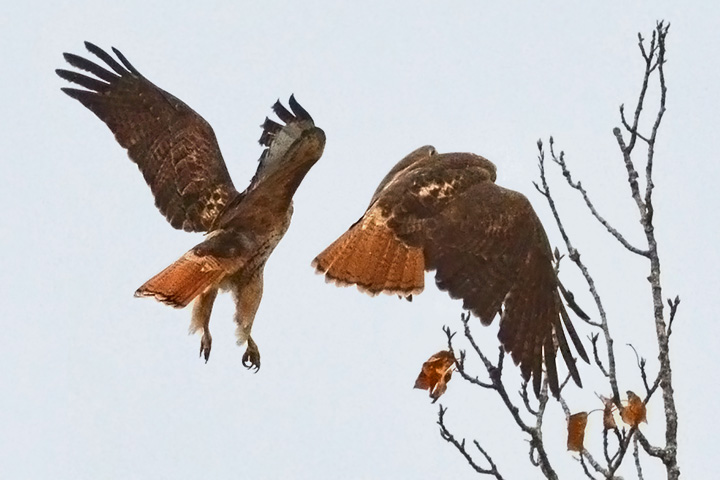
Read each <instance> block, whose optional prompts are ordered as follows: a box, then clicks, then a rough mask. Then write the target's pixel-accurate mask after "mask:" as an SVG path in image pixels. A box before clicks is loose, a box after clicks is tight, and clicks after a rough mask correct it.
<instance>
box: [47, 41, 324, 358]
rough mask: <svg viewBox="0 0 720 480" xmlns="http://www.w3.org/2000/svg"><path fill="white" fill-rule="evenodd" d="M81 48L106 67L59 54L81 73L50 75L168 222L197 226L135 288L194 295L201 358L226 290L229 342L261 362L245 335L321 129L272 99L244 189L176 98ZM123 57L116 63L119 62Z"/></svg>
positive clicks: (173, 301) (176, 298)
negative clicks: (114, 146) (133, 170)
mask: <svg viewBox="0 0 720 480" xmlns="http://www.w3.org/2000/svg"><path fill="white" fill-rule="evenodd" d="M85 46H86V47H87V49H88V50H89V51H90V52H91V53H93V54H94V55H96V56H97V57H98V58H100V59H101V60H102V61H103V62H105V64H106V65H107V67H109V69H108V68H107V67H104V66H100V65H98V64H96V63H94V62H91V61H90V60H87V59H85V58H83V57H79V56H77V55H73V54H71V53H65V54H64V55H63V56H64V57H65V60H67V62H68V63H69V64H70V65H72V66H73V67H76V68H78V69H80V70H85V71H87V72H89V73H91V74H92V75H93V76H87V75H84V74H81V73H77V72H74V71H69V70H56V72H57V74H58V75H59V76H60V77H62V78H64V79H65V80H69V81H70V82H72V83H75V84H77V85H79V86H81V87H84V88H85V90H82V89H76V88H63V89H62V90H63V92H65V93H66V94H68V95H69V96H71V97H72V98H75V99H77V100H78V101H80V103H82V104H83V105H85V106H86V107H87V108H88V109H90V110H91V111H92V112H93V113H94V114H95V115H97V116H98V117H99V118H100V120H102V121H103V122H105V123H106V124H107V126H108V127H109V128H110V130H111V131H112V132H113V133H114V134H115V138H116V139H117V141H118V143H120V145H121V146H122V147H123V148H125V149H127V151H128V156H129V157H130V159H131V160H132V161H133V162H135V163H136V164H137V166H138V168H139V169H140V171H141V172H142V174H143V176H144V177H145V181H146V182H147V184H148V185H149V186H150V189H151V190H152V193H153V195H154V196H155V205H156V206H157V208H158V209H159V210H160V212H161V213H162V214H163V215H164V216H165V218H166V219H167V220H168V222H170V225H172V226H173V227H175V228H178V229H183V230H185V231H188V232H206V233H207V238H206V240H205V241H204V242H202V243H200V244H198V245H196V246H195V247H193V248H192V249H190V251H188V252H187V253H185V254H184V255H183V256H181V257H180V258H179V259H178V260H177V261H176V262H175V263H173V264H172V265H170V266H169V267H167V268H166V269H165V270H163V271H162V272H160V273H158V274H157V275H155V276H154V277H153V278H151V279H150V280H148V281H147V282H146V283H145V284H144V285H143V286H141V287H140V288H138V289H137V291H136V292H135V295H136V296H139V297H154V298H155V299H156V300H159V301H161V302H163V303H166V304H168V305H172V306H173V307H177V308H182V307H185V306H187V305H188V304H189V303H190V302H192V301H193V300H194V301H195V303H194V306H193V312H192V321H191V325H190V331H191V332H199V333H200V334H202V339H201V342H200V355H201V356H203V357H204V358H205V361H207V359H208V358H209V356H210V348H211V345H212V337H211V336H210V331H209V329H208V324H209V321H210V313H211V311H212V307H213V303H214V301H215V297H216V295H217V293H218V290H219V289H227V290H230V291H232V293H233V295H234V297H235V302H236V305H237V310H236V313H235V322H236V323H237V341H238V344H239V345H242V344H244V343H246V342H247V350H246V351H245V354H244V355H243V359H242V362H243V365H245V366H246V367H247V368H252V367H254V368H255V369H256V370H257V369H259V368H260V352H259V351H258V348H257V345H256V344H255V342H254V341H253V339H252V337H251V336H250V330H251V329H252V324H253V320H254V319H255V313H256V312H257V309H258V306H259V304H260V299H261V298H262V290H263V269H264V268H265V262H266V261H267V259H268V257H269V256H270V254H271V253H272V251H273V249H274V248H275V246H276V245H277V244H278V242H279V241H280V239H281V238H282V237H283V235H284V234H285V232H286V231H287V229H288V226H289V225H290V217H291V216H292V210H293V207H292V197H293V195H294V194H295V190H296V189H297V188H298V186H299V185H300V182H301V181H302V179H303V178H304V177H305V174H306V173H307V172H308V170H309V169H310V167H312V166H313V165H314V164H315V162H317V161H318V159H320V156H321V155H322V152H323V148H324V146H325V134H324V132H323V131H322V130H321V129H320V128H317V127H316V126H315V124H314V123H313V119H312V118H311V117H310V115H309V114H308V112H307V111H305V109H303V108H302V107H301V106H300V105H299V104H298V103H297V101H296V100H295V98H294V97H293V96H291V97H290V100H289V105H290V109H291V110H292V112H291V111H289V110H287V109H286V108H285V107H283V106H282V105H281V104H280V102H279V101H278V102H277V103H275V105H274V106H273V110H274V112H275V114H276V115H277V116H278V118H279V119H280V120H282V121H283V122H284V123H285V125H284V126H282V125H280V124H278V123H275V122H273V121H272V120H270V119H267V118H266V119H265V123H264V124H263V125H262V127H263V132H262V136H261V137H260V144H261V145H264V146H266V147H267V148H266V149H265V150H264V151H263V152H262V155H261V156H260V162H259V165H258V168H257V172H256V173H255V176H254V177H253V179H252V181H251V182H250V185H249V186H248V187H247V189H245V191H243V192H238V191H237V190H236V189H235V187H234V186H233V183H232V181H231V180H230V175H229V174H228V171H227V168H226V167H225V162H224V161H223V158H222V155H221V154H220V148H219V147H218V144H217V140H216V139H215V134H214V133H213V130H212V128H211V127H210V125H209V124H208V123H207V122H206V121H205V120H204V119H203V118H202V117H201V116H200V115H198V114H197V113H195V112H194V111H193V110H192V109H191V108H190V107H188V106H187V105H185V104H184V103H183V102H182V101H180V100H179V99H178V98H176V97H174V96H173V95H171V94H169V93H168V92H166V91H164V90H162V89H160V88H158V87H157V86H155V85H153V84H152V83H151V82H150V81H149V80H148V79H146V78H145V77H143V76H142V75H141V74H140V73H139V72H138V71H137V70H136V69H135V68H134V67H133V66H132V65H131V64H130V62H128V61H127V59H126V58H125V57H124V56H123V54H122V53H120V52H119V51H118V50H116V49H114V48H113V52H115V55H116V56H117V58H118V60H120V63H118V61H117V60H115V59H114V58H113V57H112V56H111V55H109V54H108V53H107V52H105V51H103V50H102V49H100V48H98V47H97V46H95V45H93V44H91V43H89V42H86V43H85ZM121 63H122V64H121Z"/></svg>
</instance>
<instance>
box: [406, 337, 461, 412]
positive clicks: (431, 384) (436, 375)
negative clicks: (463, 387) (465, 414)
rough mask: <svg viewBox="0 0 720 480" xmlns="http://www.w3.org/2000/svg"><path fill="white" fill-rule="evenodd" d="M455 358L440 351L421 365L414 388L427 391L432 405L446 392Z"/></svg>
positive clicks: (447, 352)
mask: <svg viewBox="0 0 720 480" xmlns="http://www.w3.org/2000/svg"><path fill="white" fill-rule="evenodd" d="M454 367H455V357H454V356H453V354H452V353H450V352H449V351H447V350H442V351H440V352H438V353H436V354H435V355H433V356H432V357H430V358H429V359H428V361H427V362H425V363H423V366H422V370H421V371H420V375H418V377H417V380H415V388H420V389H423V390H428V391H429V392H430V398H432V399H433V403H435V402H436V401H437V399H438V398H440V396H441V395H442V394H443V393H445V390H447V383H448V382H449V381H450V378H451V377H452V372H453V370H454Z"/></svg>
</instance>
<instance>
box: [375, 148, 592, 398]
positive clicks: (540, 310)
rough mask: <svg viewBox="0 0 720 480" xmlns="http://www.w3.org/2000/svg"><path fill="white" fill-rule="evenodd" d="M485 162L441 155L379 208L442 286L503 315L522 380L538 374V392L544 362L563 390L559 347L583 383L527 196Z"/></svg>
mask: <svg viewBox="0 0 720 480" xmlns="http://www.w3.org/2000/svg"><path fill="white" fill-rule="evenodd" d="M484 162H487V160H485V159H482V157H477V156H474V155H471V154H443V155H436V156H434V157H433V158H432V159H429V160H428V161H426V162H425V164H424V165H423V167H422V168H415V169H413V170H412V171H409V172H408V173H407V174H406V175H403V176H402V178H401V179H398V180H396V181H395V182H393V183H392V184H389V186H388V187H387V188H386V189H385V191H384V192H380V193H379V195H378V199H377V206H378V207H379V208H380V209H381V210H382V211H383V213H384V215H387V216H388V217H389V219H388V225H389V226H390V227H391V228H392V229H393V231H394V232H395V233H396V234H397V235H398V236H399V237H400V238H401V239H402V240H403V241H405V242H406V243H407V244H408V245H411V246H420V247H422V248H423V251H424V255H425V268H426V269H427V270H436V274H435V281H436V283H437V285H438V288H440V289H441V290H446V291H447V292H448V293H449V294H450V296H451V297H453V298H461V299H462V300H463V306H464V307H465V308H466V309H468V310H470V311H471V312H473V313H474V314H475V315H476V316H478V317H479V318H480V320H481V321H482V323H483V324H486V325H487V324H489V323H490V322H492V320H493V318H494V317H495V315H496V314H498V313H499V314H501V320H500V333H499V338H500V341H501V342H502V344H503V345H504V347H505V349H506V350H507V351H508V352H510V354H511V356H512V358H513V360H514V361H515V362H516V363H517V364H519V365H520V368H521V372H522V374H523V377H524V378H525V379H526V380H529V379H530V377H531V376H532V377H533V383H534V388H535V391H536V392H538V391H539V389H540V382H541V379H542V362H543V358H545V364H546V368H547V372H548V379H549V382H550V387H551V389H552V391H553V393H555V394H557V392H558V379H557V371H556V368H555V351H556V348H557V347H556V345H555V342H556V341H557V344H558V346H559V348H560V350H561V353H562V354H563V358H564V359H565V362H566V363H567V364H568V368H569V370H570V372H571V374H572V376H573V379H574V380H575V381H576V382H577V383H578V384H580V377H579V375H578V372H577V369H576V367H575V362H574V359H573V357H572V354H571V352H570V349H569V347H568V344H567V340H566V338H565V335H564V332H563V329H562V323H561V322H562V319H563V316H565V317H566V316H567V313H565V309H564V306H563V304H562V302H561V300H560V297H559V294H558V283H557V279H556V276H555V272H554V269H553V264H552V253H551V250H550V245H549V243H548V241H547V238H546V236H545V232H544V230H543V228H542V225H541V224H540V221H539V219H538V218H537V215H536V214H535V212H534V211H533V209H532V207H531V205H530V203H529V202H528V200H527V199H526V198H525V197H524V196H523V195H521V194H519V193H517V192H513V191H511V190H507V189H504V188H502V187H499V186H497V185H495V184H494V183H492V180H494V168H493V169H492V170H490V169H488V167H487V164H489V162H487V164H486V163H484ZM490 165H492V164H490ZM568 323H569V321H568ZM569 332H570V334H571V338H572V340H573V343H575V346H576V348H577V349H578V351H579V353H580V354H581V355H582V356H583V358H586V357H587V355H586V354H585V351H584V349H583V348H582V344H581V343H580V342H579V339H578V338H577V335H576V334H575V332H574V330H569Z"/></svg>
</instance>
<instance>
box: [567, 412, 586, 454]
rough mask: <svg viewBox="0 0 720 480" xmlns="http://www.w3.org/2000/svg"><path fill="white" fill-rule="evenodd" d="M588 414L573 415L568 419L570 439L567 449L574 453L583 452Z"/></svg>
mask: <svg viewBox="0 0 720 480" xmlns="http://www.w3.org/2000/svg"><path fill="white" fill-rule="evenodd" d="M587 417H588V412H578V413H573V414H572V415H570V418H568V439H567V449H568V450H571V451H573V452H582V451H583V448H585V447H583V442H584V441H585V426H586V425H587Z"/></svg>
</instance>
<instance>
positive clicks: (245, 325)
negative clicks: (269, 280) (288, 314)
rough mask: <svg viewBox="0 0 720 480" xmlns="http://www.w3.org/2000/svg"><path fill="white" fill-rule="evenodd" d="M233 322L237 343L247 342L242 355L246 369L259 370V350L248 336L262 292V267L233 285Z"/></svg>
mask: <svg viewBox="0 0 720 480" xmlns="http://www.w3.org/2000/svg"><path fill="white" fill-rule="evenodd" d="M234 293H235V303H236V308H237V309H236V311H235V322H236V323H237V331H236V332H237V344H238V345H242V344H244V343H246V342H247V349H246V350H245V353H244V354H243V357H242V363H243V365H244V366H245V368H247V369H251V368H255V371H256V372H257V371H258V370H260V351H259V350H258V347H257V344H256V343H255V342H254V341H253V339H252V337H251V336H250V331H251V330H252V325H253V321H254V320H255V313H257V310H258V307H259V306H260V299H261V298H262V294H263V267H262V266H261V267H260V268H259V269H257V270H256V271H255V272H254V273H253V274H252V275H251V276H250V280H249V281H245V282H240V283H239V284H238V285H236V287H235V292H234Z"/></svg>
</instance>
